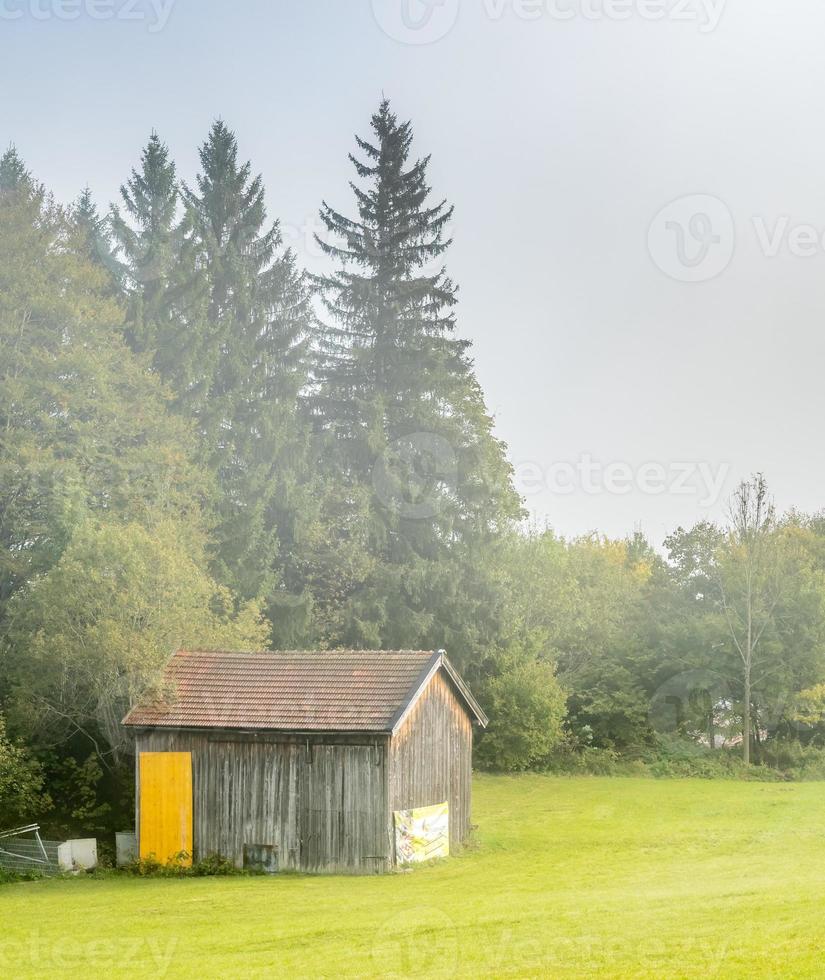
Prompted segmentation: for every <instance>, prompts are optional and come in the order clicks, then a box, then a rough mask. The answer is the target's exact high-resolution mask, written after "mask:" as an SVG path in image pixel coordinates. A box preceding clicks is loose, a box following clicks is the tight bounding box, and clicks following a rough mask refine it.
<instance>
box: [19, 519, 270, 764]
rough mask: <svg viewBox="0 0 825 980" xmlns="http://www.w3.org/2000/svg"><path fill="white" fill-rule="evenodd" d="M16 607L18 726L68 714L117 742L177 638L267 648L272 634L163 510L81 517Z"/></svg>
mask: <svg viewBox="0 0 825 980" xmlns="http://www.w3.org/2000/svg"><path fill="white" fill-rule="evenodd" d="M10 618H11V623H12V625H11V629H10V640H9V646H10V648H11V649H12V650H13V653H14V656H13V659H12V662H13V669H14V676H15V680H16V682H17V698H16V701H15V707H16V710H15V714H16V715H17V716H18V720H19V724H20V727H21V728H25V727H26V720H27V719H32V718H35V719H37V720H36V724H37V725H38V726H39V727H40V728H41V729H42V728H43V726H50V727H55V728H57V729H58V730H60V729H62V728H65V727H66V723H67V722H68V723H69V724H70V725H72V726H74V725H77V726H80V727H81V728H82V729H84V730H90V731H94V730H95V729H97V730H99V731H100V732H101V733H102V735H103V736H104V738H105V740H106V742H108V744H109V745H110V746H117V745H118V744H119V743H120V741H121V739H122V737H123V735H122V731H121V729H120V725H119V722H120V719H121V718H122V716H123V714H124V713H125V711H126V709H127V708H128V706H129V704H130V702H132V701H133V700H134V699H135V698H136V697H137V696H138V695H139V694H141V693H142V692H143V691H144V689H145V688H146V687H147V686H149V685H151V684H152V683H153V682H155V681H156V680H157V677H158V672H159V669H160V667H161V666H162V665H163V663H164V662H165V661H166V660H167V659H168V657H169V656H170V655H171V653H172V652H173V651H174V650H175V649H176V648H177V647H179V646H183V645H187V646H198V647H217V648H231V649H235V648H238V649H261V648H262V647H263V646H265V644H266V636H267V631H266V627H265V624H264V621H263V618H262V616H261V613H260V609H259V607H258V605H257V604H256V603H253V602H249V603H243V604H240V605H236V602H235V601H234V600H233V597H232V594H231V593H230V592H229V590H228V589H226V588H223V587H221V586H219V585H217V584H216V583H215V582H214V580H213V579H212V578H211V577H210V576H209V574H208V572H207V571H206V555H205V554H204V552H203V550H202V548H198V546H197V539H196V538H195V539H194V542H193V538H192V531H191V528H185V529H183V530H182V529H181V528H180V527H179V526H178V525H177V524H176V523H173V522H170V521H168V520H161V521H159V522H158V523H157V524H155V525H153V526H152V527H150V528H146V527H143V526H141V525H140V524H135V523H130V524H124V525H119V524H97V523H93V522H88V523H86V524H84V525H83V526H82V527H81V528H80V529H79V530H78V531H77V532H76V533H75V535H74V536H73V538H72V540H71V542H70V544H69V546H68V547H67V549H66V551H65V552H64V553H63V555H62V556H61V558H60V560H59V561H58V563H57V564H56V565H55V567H54V568H52V569H51V570H50V571H49V572H48V573H46V574H45V575H44V576H43V577H42V578H40V579H39V580H38V581H36V582H35V583H34V584H33V585H32V586H31V587H30V589H29V590H27V591H26V592H25V593H24V594H23V595H22V596H21V597H20V599H19V600H18V601H17V602H16V603H15V604H13V606H12V613H11V617H10ZM30 724H31V723H30Z"/></svg>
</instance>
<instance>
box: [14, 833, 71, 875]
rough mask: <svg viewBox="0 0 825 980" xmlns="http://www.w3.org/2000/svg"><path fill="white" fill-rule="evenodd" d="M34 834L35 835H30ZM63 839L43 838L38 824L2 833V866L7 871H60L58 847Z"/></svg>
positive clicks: (47, 872)
mask: <svg viewBox="0 0 825 980" xmlns="http://www.w3.org/2000/svg"><path fill="white" fill-rule="evenodd" d="M29 835H33V836H29ZM60 844H61V841H54V840H43V839H42V838H41V837H40V828H39V827H37V826H36V825H33V826H30V827H24V828H21V829H20V830H18V831H16V832H15V831H5V832H3V833H0V868H2V869H3V870H5V871H39V872H40V873H41V874H57V873H58V872H59V871H60V863H59V860H58V848H59V847H60Z"/></svg>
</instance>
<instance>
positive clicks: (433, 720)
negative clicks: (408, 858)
mask: <svg viewBox="0 0 825 980" xmlns="http://www.w3.org/2000/svg"><path fill="white" fill-rule="evenodd" d="M472 751H473V725H472V721H471V720H470V717H469V715H468V714H467V711H466V709H465V707H464V705H463V703H462V702H461V701H460V700H459V698H458V697H457V696H456V694H455V691H454V689H453V687H452V685H451V684H450V683H449V681H448V679H447V677H446V676H445V672H444V671H442V670H439V671H438V672H437V673H435V675H434V676H433V677H432V678H431V680H430V681H429V683H428V684H427V686H426V688H425V689H424V690H423V691H422V693H421V695H420V696H419V698H418V700H417V701H416V702H415V704H414V705H413V706H412V708H411V710H410V711H409V713H408V714H407V715H406V717H405V718H404V720H403V722H402V723H401V726H400V727H399V728H398V730H397V731H396V732H395V734H394V735H393V736H392V739H391V741H390V748H389V763H388V777H389V800H390V810H391V811H396V810H408V809H414V808H418V807H424V806H434V805H436V804H438V803H444V802H449V804H450V848H451V849H453V848H455V847H457V846H459V845H460V844H461V843H462V842H463V841H464V840H466V838H467V834H468V833H469V830H470V796H471V782H472Z"/></svg>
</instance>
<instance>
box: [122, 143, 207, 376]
mask: <svg viewBox="0 0 825 980" xmlns="http://www.w3.org/2000/svg"><path fill="white" fill-rule="evenodd" d="M120 196H121V199H122V207H123V213H121V211H120V209H119V208H117V207H114V206H113V207H112V211H111V226H112V235H113V238H114V241H115V243H116V246H117V249H118V252H119V255H120V257H121V260H122V262H123V264H124V267H125V279H126V287H125V288H126V292H127V296H128V311H127V317H126V338H127V340H128V342H129V344H130V346H131V347H132V349H133V350H135V351H138V352H144V351H149V352H151V353H152V354H153V356H154V365H155V368H156V369H157V370H158V371H159V373H160V374H161V375H162V376H163V377H164V378H165V379H166V380H168V381H169V382H170V383H172V384H174V385H175V386H176V387H180V386H181V384H185V383H186V380H187V379H188V378H189V377H190V375H191V368H190V365H191V363H192V361H193V360H194V356H195V354H196V353H197V352H196V351H194V350H193V349H192V345H191V344H190V343H187V340H188V339H189V338H187V335H186V331H185V330H184V329H183V328H182V326H183V324H184V323H185V311H186V309H187V306H188V305H189V301H188V298H187V296H186V290H185V289H184V288H183V278H184V277H183V276H182V274H181V271H182V270H181V266H180V245H181V234H180V229H179V221H178V210H179V204H180V191H179V187H178V181H177V174H176V170H175V164H174V162H173V161H172V160H170V159H169V149H168V147H167V146H166V144H165V143H163V142H162V141H161V139H160V137H159V136H158V135H157V133H154V132H153V133H152V134H151V136H150V137H149V141H148V143H147V144H146V146H145V148H144V150H143V152H142V154H141V161H140V169H139V170H136V169H133V170H132V176H131V177H130V179H129V180H128V181H127V183H125V184H123V185H122V186H121V188H120Z"/></svg>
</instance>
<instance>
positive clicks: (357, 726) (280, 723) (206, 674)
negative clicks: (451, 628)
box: [123, 650, 486, 732]
mask: <svg viewBox="0 0 825 980" xmlns="http://www.w3.org/2000/svg"><path fill="white" fill-rule="evenodd" d="M442 667H443V668H444V669H445V670H446V671H447V673H448V674H449V676H450V678H451V679H452V680H453V683H454V685H455V686H456V687H457V689H458V692H459V695H460V696H461V697H462V699H463V700H464V701H465V703H466V704H467V706H468V709H469V711H470V714H471V715H473V716H474V717H475V718H476V720H478V721H480V722H481V723H482V724H484V723H486V718H485V717H484V714H483V712H482V711H481V709H480V708H478V705H477V704H476V703H475V701H474V700H473V698H472V695H471V694H470V693H469V691H468V690H467V688H466V686H465V685H464V683H463V682H462V681H461V679H460V678H459V677H458V675H457V674H456V673H455V671H454V669H453V668H452V667H451V666H450V665H449V662H448V661H447V660H446V657H445V656H444V654H443V652H440V651H438V652H433V651H431V650H403V651H396V652H383V651H382V652H372V651H364V650H342V651H334V652H319V651H313V652H307V653H303V652H278V653H231V652H227V651H204V650H179V651H178V652H177V653H175V654H174V655H173V656H172V658H171V659H170V660H169V663H168V664H167V665H166V669H165V671H164V675H163V687H164V688H168V693H167V694H165V696H164V698H163V700H161V701H158V700H155V701H145V702H142V703H140V704H137V705H136V706H135V707H133V708H132V710H131V711H130V712H129V713H128V714H127V715H126V717H125V718H124V719H123V724H124V725H130V726H144V727H163V728H224V729H245V730H262V729H264V730H270V731H272V730H275V731H302V732H309V731H377V732H384V731H386V732H389V731H392V730H393V728H394V726H395V725H396V724H397V722H398V720H399V719H400V717H401V716H402V715H403V714H405V713H406V710H407V709H408V707H409V706H410V704H411V703H412V702H413V701H414V699H415V698H416V696H417V695H418V693H419V692H420V690H421V689H422V686H423V684H424V682H425V681H426V680H427V679H428V678H429V677H430V676H432V674H433V673H435V672H436V671H437V670H438V669H440V668H442Z"/></svg>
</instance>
